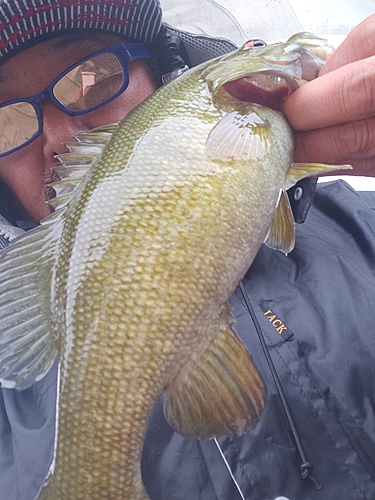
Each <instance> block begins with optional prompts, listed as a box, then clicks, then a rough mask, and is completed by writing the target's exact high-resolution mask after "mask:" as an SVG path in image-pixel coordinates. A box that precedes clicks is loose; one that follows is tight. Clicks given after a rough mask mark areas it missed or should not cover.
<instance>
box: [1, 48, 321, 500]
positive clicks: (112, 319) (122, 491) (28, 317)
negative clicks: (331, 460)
mask: <svg viewBox="0 0 375 500" xmlns="http://www.w3.org/2000/svg"><path fill="white" fill-rule="evenodd" d="M237 57H238V58H244V49H240V50H239V51H238V52H237ZM245 57H246V56H245ZM293 57H294V56H293ZM236 61H237V60H236V56H235V55H234V56H233V57H231V58H229V59H227V63H226V64H224V63H223V60H222V59H218V60H217V61H214V62H210V63H206V64H204V65H202V66H200V67H199V68H196V69H194V70H191V71H189V72H187V73H186V74H184V75H183V76H182V77H180V78H179V79H178V80H176V81H173V82H171V83H169V84H168V85H167V86H165V87H164V88H162V89H160V90H159V91H158V92H157V93H155V94H154V95H152V96H151V97H150V98H149V99H148V100H147V101H145V102H144V103H142V104H141V105H140V106H139V107H138V108H137V109H136V110H134V111H133V112H132V113H131V114H130V115H128V117H127V118H125V120H124V121H123V122H122V123H121V124H120V126H119V127H118V130H116V131H115V132H114V133H113V137H112V138H111V140H110V142H109V143H108V144H106V143H107V140H108V135H109V133H108V132H107V131H106V129H102V130H98V131H96V132H94V133H93V134H90V133H87V134H81V135H80V136H79V137H78V140H79V141H80V142H79V145H78V146H77V145H75V146H74V152H72V153H70V154H68V155H62V156H61V160H62V162H63V165H64V166H63V167H61V168H60V171H61V173H62V174H63V175H62V176H63V177H64V178H63V180H62V181H61V182H60V183H58V184H57V185H55V188H56V189H57V190H58V192H59V194H58V197H57V198H56V199H55V200H54V201H51V203H52V204H53V205H54V206H55V207H56V212H55V213H54V214H53V215H51V216H50V217H48V218H47V219H45V220H44V221H43V222H42V224H41V226H40V227H39V228H37V229H35V230H33V231H30V232H29V233H28V234H26V235H25V236H22V237H21V238H20V239H19V240H18V241H16V242H15V243H14V244H13V245H12V246H11V247H10V248H9V250H7V251H6V252H5V253H4V254H3V256H2V257H1V259H0V325H3V326H1V327H0V328H2V330H0V352H2V353H4V349H3V347H4V346H6V348H7V349H8V350H7V353H6V354H0V379H1V381H2V384H3V385H4V386H6V387H16V388H19V389H23V388H25V387H29V386H30V385H31V384H32V383H33V382H34V381H35V380H38V379H39V378H41V377H42V376H43V375H44V374H45V373H46V371H47V370H48V369H49V367H50V365H51V363H52V362H53V360H54V358H55V356H56V353H57V352H59V353H60V381H59V407H58V429H57V446H56V451H55V457H54V460H53V464H52V466H51V471H50V476H49V478H48V481H47V485H46V486H45V487H44V488H43V489H42V490H41V492H40V495H39V497H38V498H39V499H41V500H59V499H67V498H69V499H70V500H80V499H88V498H90V499H91V500H99V499H104V498H108V499H116V500H119V499H121V500H146V499H147V498H148V497H147V494H146V492H145V491H144V488H143V486H142V479H141V474H140V458H141V452H142V445H143V440H144V435H145V430H146V426H147V422H148V419H149V416H150V414H151V412H152V409H153V407H154V404H155V401H156V399H157V398H158V397H159V396H160V394H162V393H164V395H165V412H166V417H167V419H168V421H169V422H170V424H171V425H172V426H173V428H174V429H176V430H177V431H178V432H180V433H181V434H182V435H184V436H187V437H197V438H202V439H206V438H212V437H214V436H220V435H225V434H226V433H227V432H228V431H233V432H235V433H236V434H238V435H241V434H243V433H245V432H247V431H249V430H250V429H252V428H253V427H254V426H255V425H256V424H257V422H258V421H259V419H260V418H261V416H262V413H263V411H264V406H265V399H266V389H265V387H264V385H263V382H262V380H261V377H260V375H259V374H258V371H257V370H256V368H255V367H254V365H253V363H252V360H251V357H250V355H249V354H248V353H247V351H246V349H245V348H244V346H243V345H242V343H241V342H240V341H239V339H238V338H237V337H236V335H235V334H234V333H233V331H232V329H231V326H230V325H231V323H232V322H233V318H232V316H231V314H230V310H229V308H228V306H227V304H226V302H227V300H228V298H229V296H230V295H231V293H232V292H233V290H234V289H235V288H236V286H237V284H238V282H239V280H240V279H241V278H242V277H243V275H244V274H245V272H246V271H247V269H248V267H249V266H250V265H251V263H252V261H253V259H254V257H255V255H256V253H257V251H258V249H259V247H260V245H261V244H262V242H263V241H265V240H266V241H267V242H268V244H270V245H272V246H273V247H275V248H278V249H280V250H282V251H284V252H285V253H287V252H288V251H290V250H291V249H292V247H293V244H294V227H293V220H292V216H291V212H290V207H289V206H288V202H287V198H286V195H285V191H284V189H285V188H287V187H289V186H290V185H291V184H293V183H294V182H295V181H296V180H298V179H299V178H302V177H304V176H306V175H309V174H311V173H317V172H322V171H326V170H328V169H329V167H327V166H319V165H314V166H301V165H297V166H296V165H293V164H292V154H293V135H292V132H291V130H290V127H289V125H288V124H287V122H286V120H285V119H284V117H283V115H282V114H281V113H279V112H277V111H273V110H271V109H268V108H265V107H263V106H259V105H257V104H252V103H248V102H243V101H240V100H238V99H234V98H233V96H231V95H229V94H228V93H227V92H226V91H225V90H224V91H223V86H224V85H225V82H218V80H217V76H215V75H217V74H219V76H220V78H221V77H223V78H224V79H225V78H227V77H228V75H230V74H231V71H232V69H233V65H234V64H236ZM241 64H242V63H241ZM219 66H220V71H219V73H218V72H217V68H218V67H219ZM252 67H253V66H252V61H251V58H250V59H249V62H248V65H247V66H246V65H245V67H244V69H243V70H242V73H241V72H238V73H237V77H238V78H241V77H242V76H246V75H247V74H249V73H251V71H252ZM93 136H95V139H93ZM93 141H94V143H96V142H99V143H102V144H103V147H102V148H101V147H99V150H102V153H100V152H99V153H98V152H97V151H96V152H95V151H94V152H93V151H92V146H91V144H92V142H93ZM94 149H95V148H94ZM85 166H86V168H87V171H86V173H85V174H84V176H83V178H82V179H81V180H80V179H79V175H78V178H77V172H79V171H81V170H82V169H83V170H85ZM64 172H65V176H64ZM280 193H281V194H280ZM25 285H26V286H25ZM25 304H27V309H26V312H24V311H25ZM30 325H31V326H30Z"/></svg>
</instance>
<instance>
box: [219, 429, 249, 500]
mask: <svg viewBox="0 0 375 500" xmlns="http://www.w3.org/2000/svg"><path fill="white" fill-rule="evenodd" d="M214 441H215V443H216V446H217V447H218V450H219V452H220V455H221V458H222V459H223V460H224V463H225V465H226V467H227V469H228V472H229V474H230V477H231V478H232V480H233V482H234V484H235V486H236V488H237V491H238V493H239V494H240V496H241V500H246V499H245V497H244V496H243V493H242V491H241V488H240V485H239V484H238V483H237V481H236V478H235V477H234V475H233V472H232V470H231V468H230V466H229V464H228V461H227V459H226V458H225V455H224V453H223V450H222V449H221V448H220V445H219V443H218V441H217V439H216V438H214Z"/></svg>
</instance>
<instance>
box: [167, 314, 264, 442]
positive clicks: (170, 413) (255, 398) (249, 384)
mask: <svg viewBox="0 0 375 500" xmlns="http://www.w3.org/2000/svg"><path fill="white" fill-rule="evenodd" d="M228 315H230V313H229V310H228V308H226V307H225V308H224V311H223V314H222V317H221V318H220V322H219V324H216V326H215V328H217V330H218V331H217V336H216V338H215V339H214V340H213V342H212V343H211V344H210V346H209V347H208V348H207V349H206V350H205V351H204V352H202V353H201V355H200V357H197V358H195V359H194V361H192V362H190V363H189V364H188V365H186V366H185V367H184V368H183V369H182V370H181V371H180V373H179V374H178V376H177V378H176V379H175V380H174V381H172V382H171V384H170V385H169V386H168V387H167V389H166V391H165V399H164V412H165V415H166V418H167V420H168V422H169V424H170V425H171V427H172V428H173V429H175V430H176V432H178V433H179V434H181V435H182V436H184V437H190V438H199V439H210V438H213V437H215V436H216V437H219V436H225V435H226V434H227V433H228V432H229V431H231V432H234V433H235V434H237V435H242V434H244V433H246V432H248V431H250V430H251V429H253V428H254V427H255V425H256V424H257V423H258V421H259V419H260V418H261V416H262V413H263V410H264V406H265V400H266V389H265V386H264V384H263V381H262V379H261V377H260V375H259V373H258V371H257V369H256V368H255V366H254V364H253V362H252V359H251V356H250V354H249V353H248V351H247V350H246V348H245V347H244V345H243V344H242V342H241V341H240V340H239V338H238V337H237V335H236V334H235V333H234V332H233V330H232V329H231V327H230V325H229V324H228V319H229V317H231V315H230V316H228ZM231 319H232V321H233V317H231Z"/></svg>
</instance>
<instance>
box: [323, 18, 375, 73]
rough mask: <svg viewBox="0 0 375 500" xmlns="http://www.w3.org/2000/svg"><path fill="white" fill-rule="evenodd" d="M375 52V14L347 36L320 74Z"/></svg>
mask: <svg viewBox="0 0 375 500" xmlns="http://www.w3.org/2000/svg"><path fill="white" fill-rule="evenodd" d="M374 54H375V14H374V15H372V16H370V17H368V18H367V19H365V20H364V21H362V22H361V23H360V24H358V26H356V27H355V28H354V29H353V30H352V31H351V32H350V33H349V35H348V36H347V37H346V39H345V40H344V41H343V43H342V44H341V45H339V47H338V48H337V49H336V50H335V52H334V53H333V54H332V56H331V57H330V58H329V59H328V61H327V62H326V64H325V65H324V66H323V68H322V69H321V71H320V75H324V74H326V73H329V72H330V71H332V70H334V69H337V68H340V67H341V66H344V65H345V64H349V63H351V62H355V61H360V60H361V59H366V58H367V57H370V56H372V55H374Z"/></svg>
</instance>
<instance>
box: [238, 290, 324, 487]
mask: <svg viewBox="0 0 375 500" xmlns="http://www.w3.org/2000/svg"><path fill="white" fill-rule="evenodd" d="M239 288H240V291H241V294H242V297H243V299H244V301H245V305H246V308H247V310H248V312H249V314H250V316H251V319H252V321H253V323H254V326H255V330H256V332H257V335H258V338H259V341H260V344H261V346H262V349H263V352H264V355H265V357H266V360H267V363H268V366H269V369H270V371H271V374H272V377H273V379H274V381H275V384H276V388H277V391H278V393H279V395H280V398H281V402H282V404H283V407H284V410H285V413H286V416H287V418H288V421H289V425H290V427H291V429H292V433H293V437H294V440H295V442H296V445H297V448H298V452H299V454H300V456H301V460H302V464H301V465H300V473H301V477H302V479H306V478H307V477H308V478H310V479H311V481H312V482H313V483H314V486H315V488H316V489H317V490H320V489H321V485H320V483H319V481H318V480H317V479H316V477H315V476H314V475H313V474H312V470H313V468H314V466H313V465H312V463H311V462H309V460H308V459H307V456H306V453H305V450H304V448H303V445H302V441H301V439H300V437H299V434H298V430H297V427H296V424H295V422H294V419H293V415H292V412H291V410H290V408H289V405H288V401H287V399H286V396H285V393H284V390H283V387H282V385H281V381H280V378H279V376H278V374H277V371H276V368H275V365H274V364H273V361H272V358H271V355H270V353H269V351H268V349H267V345H266V342H265V340H264V337H263V332H262V329H261V327H260V324H259V322H258V318H257V317H256V315H255V311H254V309H253V306H252V305H251V302H250V299H249V296H248V295H247V292H246V290H245V287H244V286H243V283H242V281H241V283H240V285H239Z"/></svg>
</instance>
